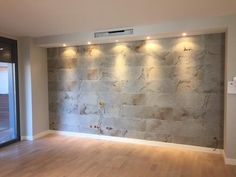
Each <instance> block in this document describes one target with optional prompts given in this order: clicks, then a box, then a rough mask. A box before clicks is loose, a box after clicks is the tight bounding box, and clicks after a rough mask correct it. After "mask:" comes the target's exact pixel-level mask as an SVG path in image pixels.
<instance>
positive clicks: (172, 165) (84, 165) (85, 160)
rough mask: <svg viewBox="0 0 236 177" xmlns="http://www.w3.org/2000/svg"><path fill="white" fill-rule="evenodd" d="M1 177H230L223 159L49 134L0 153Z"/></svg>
mask: <svg viewBox="0 0 236 177" xmlns="http://www.w3.org/2000/svg"><path fill="white" fill-rule="evenodd" d="M0 159H1V160H0V172H1V173H0V176H1V177H32V176H33V177H49V176H50V177H235V176H236V166H226V165H225V164H224V160H223V157H222V155H220V154H209V153H202V152H194V151H190V150H180V149H173V148H164V147H152V146H147V145H134V144H127V143H120V142H109V141H105V140H94V139H88V138H79V137H66V136H58V135H50V136H47V137H44V138H42V139H38V140H36V141H23V142H19V143H16V144H13V145H11V146H8V147H4V148H2V149H0Z"/></svg>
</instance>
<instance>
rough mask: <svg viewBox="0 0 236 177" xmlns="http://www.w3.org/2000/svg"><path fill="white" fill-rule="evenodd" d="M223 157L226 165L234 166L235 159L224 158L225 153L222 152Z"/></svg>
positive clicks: (235, 163)
mask: <svg viewBox="0 0 236 177" xmlns="http://www.w3.org/2000/svg"><path fill="white" fill-rule="evenodd" d="M223 156H224V161H225V164H226V165H236V159H231V158H228V157H226V154H225V151H223Z"/></svg>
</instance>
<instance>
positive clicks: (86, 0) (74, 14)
mask: <svg viewBox="0 0 236 177" xmlns="http://www.w3.org/2000/svg"><path fill="white" fill-rule="evenodd" d="M0 3H1V4H0V32H2V33H6V34H9V35H14V36H32V37H39V36H47V35H56V34H66V33H75V32H85V31H96V30H103V29H111V28H120V27H127V26H137V25H148V24H158V23H160V22H165V21H173V20H183V19H190V18H198V17H210V16H222V15H229V14H235V13H236V0H0Z"/></svg>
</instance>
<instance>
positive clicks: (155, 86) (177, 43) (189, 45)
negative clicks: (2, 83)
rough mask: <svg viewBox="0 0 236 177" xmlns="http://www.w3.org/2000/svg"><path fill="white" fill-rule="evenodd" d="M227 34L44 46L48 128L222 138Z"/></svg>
mask: <svg viewBox="0 0 236 177" xmlns="http://www.w3.org/2000/svg"><path fill="white" fill-rule="evenodd" d="M224 45H225V44H224V34H209V35H199V36H190V37H180V38H166V39H159V40H148V41H134V42H127V43H112V44H102V45H88V46H78V47H64V48H63V47H62V48H50V49H48V80H49V111H50V128H51V129H53V130H62V131H73V132H82V133H92V134H101V135H110V136H118V137H129V138H138V139H146V140H154V141H164V142H172V143H180V144H188V145H198V146H204V147H218V148H222V146H223V101H224V100H223V99H224V98H223V89H224V85H223V84H224V47H225V46H224Z"/></svg>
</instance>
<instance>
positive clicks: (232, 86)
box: [228, 77, 236, 94]
mask: <svg viewBox="0 0 236 177" xmlns="http://www.w3.org/2000/svg"><path fill="white" fill-rule="evenodd" d="M228 94H236V77H234V79H233V81H229V82H228Z"/></svg>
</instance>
